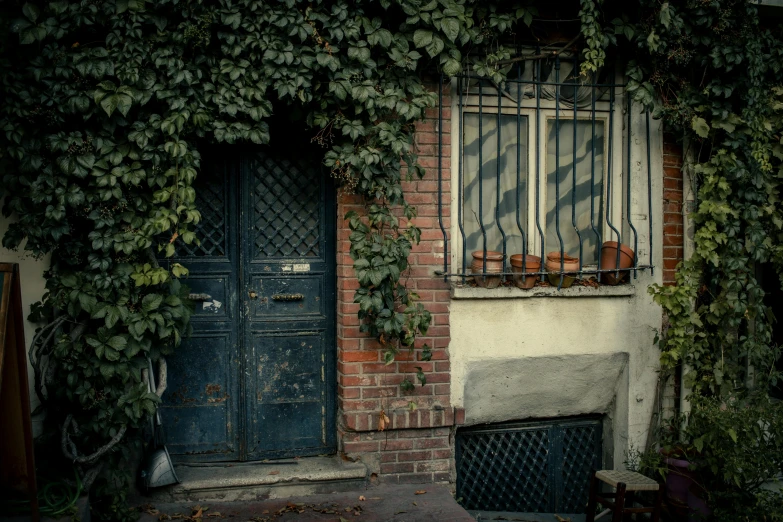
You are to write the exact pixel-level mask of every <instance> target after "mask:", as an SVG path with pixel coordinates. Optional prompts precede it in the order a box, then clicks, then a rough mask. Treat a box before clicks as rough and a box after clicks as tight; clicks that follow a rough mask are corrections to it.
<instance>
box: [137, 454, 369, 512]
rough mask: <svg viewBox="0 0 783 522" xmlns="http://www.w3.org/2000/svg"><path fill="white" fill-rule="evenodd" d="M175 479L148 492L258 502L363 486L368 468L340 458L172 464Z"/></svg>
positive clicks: (177, 499)
mask: <svg viewBox="0 0 783 522" xmlns="http://www.w3.org/2000/svg"><path fill="white" fill-rule="evenodd" d="M175 468H176V472H177V476H178V477H179V479H180V481H181V482H180V483H179V484H176V485H173V486H170V487H168V488H161V489H160V490H155V491H153V492H152V493H151V497H152V498H153V499H155V500H159V501H169V502H171V501H174V502H180V501H204V500H221V501H235V500H261V499H270V498H280V497H287V496H292V495H312V494H319V493H329V492H333V491H345V490H346V489H351V488H356V487H357V486H359V485H363V484H364V482H365V480H366V477H367V468H366V466H365V465H364V464H362V463H360V462H345V461H343V460H342V459H341V458H340V457H308V458H302V459H298V460H282V461H277V462H276V461H268V462H248V463H241V462H235V463H220V464H209V465H206V464H205V465H192V464H191V465H186V464H179V465H176V466H175Z"/></svg>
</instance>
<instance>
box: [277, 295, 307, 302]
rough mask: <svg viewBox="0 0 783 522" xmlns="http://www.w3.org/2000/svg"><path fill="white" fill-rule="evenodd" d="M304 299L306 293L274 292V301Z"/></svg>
mask: <svg viewBox="0 0 783 522" xmlns="http://www.w3.org/2000/svg"><path fill="white" fill-rule="evenodd" d="M302 299H304V294H274V295H273V296H272V300H273V301H301V300H302Z"/></svg>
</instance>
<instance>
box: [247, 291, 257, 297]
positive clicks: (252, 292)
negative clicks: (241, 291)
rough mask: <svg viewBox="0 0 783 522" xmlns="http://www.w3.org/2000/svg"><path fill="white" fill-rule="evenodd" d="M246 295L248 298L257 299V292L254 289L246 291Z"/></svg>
mask: <svg viewBox="0 0 783 522" xmlns="http://www.w3.org/2000/svg"><path fill="white" fill-rule="evenodd" d="M247 295H248V297H250V299H258V294H257V293H256V291H255V290H251V291H250V292H248V293H247Z"/></svg>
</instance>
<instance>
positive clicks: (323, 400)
mask: <svg viewBox="0 0 783 522" xmlns="http://www.w3.org/2000/svg"><path fill="white" fill-rule="evenodd" d="M226 152H227V151H225V150H224V153H223V154H220V155H218V158H217V159H215V160H211V161H210V160H206V161H205V163H204V168H203V169H202V172H201V173H200V174H199V179H198V180H197V183H196V190H197V205H198V207H199V209H200V210H201V213H202V221H201V223H199V225H198V227H197V233H198V237H199V238H200V240H201V244H200V245H193V246H189V245H184V244H182V245H178V250H177V259H173V260H171V261H169V262H173V261H181V262H183V264H186V266H187V267H188V268H189V269H190V276H189V277H188V278H187V280H186V283H187V284H188V285H189V286H190V288H191V292H193V293H195V294H203V296H204V300H203V301H199V302H197V303H196V313H195V315H194V318H193V330H194V332H193V335H192V336H191V337H190V338H188V339H186V340H185V341H184V342H183V343H182V346H181V347H180V348H179V349H178V350H177V352H176V353H175V354H174V355H173V356H172V357H171V360H170V361H169V368H170V369H169V388H168V390H167V392H166V394H165V395H164V397H163V402H164V406H163V413H164V415H163V417H164V424H165V426H166V429H167V433H168V447H169V451H170V452H171V453H172V454H173V455H174V456H175V458H177V459H178V460H180V461H202V462H203V461H223V460H259V459H267V458H280V457H292V456H306V455H318V454H324V453H331V452H333V451H334V450H335V443H336V433H335V420H334V409H335V407H334V401H335V398H334V393H335V385H334V384H335V342H334V341H335V292H336V280H335V243H336V241H335V223H334V219H335V217H334V216H335V211H334V210H335V209H334V197H333V193H332V191H331V184H330V183H329V180H328V179H327V178H326V177H325V176H322V175H321V171H320V167H319V165H318V162H317V161H312V160H309V159H308V158H307V156H306V155H301V154H300V157H295V156H294V155H293V154H292V153H291V152H286V151H285V150H279V151H276V152H275V151H273V150H272V149H270V148H268V147H265V148H252V149H241V150H240V149H236V150H231V151H230V152H228V153H226ZM206 296H209V297H208V298H207V297H206Z"/></svg>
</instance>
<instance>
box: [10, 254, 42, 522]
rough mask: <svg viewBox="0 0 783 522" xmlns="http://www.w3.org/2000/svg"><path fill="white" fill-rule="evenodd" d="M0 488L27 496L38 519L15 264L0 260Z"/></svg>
mask: <svg viewBox="0 0 783 522" xmlns="http://www.w3.org/2000/svg"><path fill="white" fill-rule="evenodd" d="M0 489H2V490H3V494H4V496H7V495H8V494H9V493H11V492H12V491H13V492H18V493H19V494H20V495H24V496H25V497H27V498H29V499H30V508H31V513H30V514H31V518H32V520H34V521H37V520H39V519H40V516H39V512H38V491H37V487H36V480H35V461H34V455H33V426H32V421H31V418H30V388H29V387H28V381H27V353H26V349H25V342H24V318H23V316H22V291H21V288H20V286H19V265H17V264H10V263H0Z"/></svg>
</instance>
